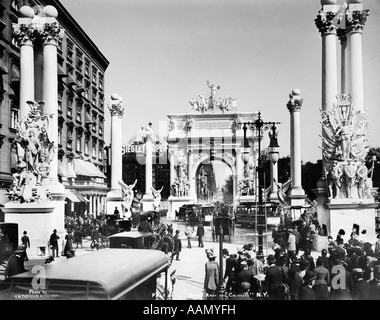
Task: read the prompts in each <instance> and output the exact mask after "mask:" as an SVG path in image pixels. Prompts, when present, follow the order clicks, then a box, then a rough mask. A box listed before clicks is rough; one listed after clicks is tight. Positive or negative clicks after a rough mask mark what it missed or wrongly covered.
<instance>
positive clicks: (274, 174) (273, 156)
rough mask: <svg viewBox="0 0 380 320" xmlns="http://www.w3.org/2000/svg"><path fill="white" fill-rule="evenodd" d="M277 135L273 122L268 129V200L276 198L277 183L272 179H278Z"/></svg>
mask: <svg viewBox="0 0 380 320" xmlns="http://www.w3.org/2000/svg"><path fill="white" fill-rule="evenodd" d="M277 136H278V130H277V127H276V124H275V123H273V124H272V127H271V130H270V131H269V139H270V143H269V156H270V161H271V171H270V172H271V179H270V182H271V194H270V197H269V198H270V200H276V199H277V185H276V183H275V182H274V179H276V180H278V168H277V162H278V159H279V152H278V149H279V145H278V141H277Z"/></svg>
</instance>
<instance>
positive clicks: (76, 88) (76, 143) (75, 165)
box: [0, 0, 109, 215]
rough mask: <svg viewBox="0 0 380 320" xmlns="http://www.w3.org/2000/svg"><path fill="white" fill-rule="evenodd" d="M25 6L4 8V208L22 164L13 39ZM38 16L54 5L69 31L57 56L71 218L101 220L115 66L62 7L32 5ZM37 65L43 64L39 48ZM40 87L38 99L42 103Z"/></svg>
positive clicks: (61, 152)
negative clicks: (110, 77)
mask: <svg viewBox="0 0 380 320" xmlns="http://www.w3.org/2000/svg"><path fill="white" fill-rule="evenodd" d="M22 5H25V1H17V0H3V1H1V3H0V28H1V30H0V31H1V33H0V76H1V78H0V153H1V159H0V189H1V193H0V194H1V196H0V205H1V204H3V203H4V202H6V201H8V198H7V196H6V195H5V193H6V190H7V189H10V188H11V186H12V174H13V173H14V171H15V167H16V160H17V159H15V152H14V150H13V145H12V141H13V139H14V138H15V136H16V132H17V131H16V123H17V121H20V120H21V119H20V118H19V117H20V101H19V86H20V47H19V46H18V43H17V40H16V38H15V36H14V34H13V28H12V24H17V22H18V18H19V11H18V9H19V7H20V6H22ZM27 5H29V6H30V7H32V8H33V9H34V11H35V12H38V10H40V8H41V7H43V6H46V5H53V6H54V7H55V8H56V9H57V11H58V17H57V20H58V22H59V24H60V25H61V27H62V28H63V29H64V30H65V32H64V36H63V39H62V40H61V41H60V42H59V44H58V48H57V52H58V56H57V61H58V64H57V73H58V75H57V76H58V160H59V161H58V162H59V164H58V176H59V180H60V182H61V183H62V184H64V186H65V187H66V190H67V193H68V198H67V199H66V200H67V201H66V202H67V203H66V210H65V211H66V213H70V212H76V213H77V214H78V213H79V214H94V215H97V214H99V213H102V212H104V211H105V199H106V195H107V191H108V189H109V188H108V186H107V178H106V171H107V166H106V161H107V159H106V154H105V153H104V148H105V141H104V120H105V117H104V80H105V71H106V69H107V67H108V64H109V61H108V60H107V59H106V57H105V56H104V55H103V54H102V53H101V52H100V50H99V49H98V48H97V46H96V45H95V44H94V43H93V41H92V40H91V39H90V37H89V36H88V35H87V34H86V33H85V31H84V30H83V29H82V28H81V27H80V25H79V24H78V23H77V22H76V21H75V20H74V19H73V17H72V16H71V15H70V13H69V12H68V11H67V10H66V9H65V8H64V7H63V5H62V4H61V3H60V2H59V1H48V0H36V1H33V0H30V1H28V3H27ZM34 50H35V54H34V57H35V58H34V60H35V65H38V64H39V63H41V62H40V61H39V59H40V56H41V55H40V54H39V52H38V50H40V49H39V48H38V46H36V47H35V48H34ZM39 86H41V84H40V83H35V99H36V101H39V100H41V96H40V95H39V93H40V92H41V89H40V88H39Z"/></svg>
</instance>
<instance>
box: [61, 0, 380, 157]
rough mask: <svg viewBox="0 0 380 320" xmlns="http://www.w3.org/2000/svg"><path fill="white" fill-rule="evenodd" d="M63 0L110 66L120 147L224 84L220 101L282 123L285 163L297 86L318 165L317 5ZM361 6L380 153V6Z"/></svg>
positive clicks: (367, 83)
mask: <svg viewBox="0 0 380 320" xmlns="http://www.w3.org/2000/svg"><path fill="white" fill-rule="evenodd" d="M60 1H61V3H62V4H63V5H64V6H65V7H66V8H67V10H68V11H69V12H70V13H71V15H72V16H73V17H74V19H76V20H77V22H78V23H79V24H80V25H81V27H82V28H83V30H84V31H85V32H86V33H87V34H88V36H89V37H90V38H91V39H92V40H93V41H94V43H95V44H96V45H97V46H98V48H99V49H100V51H101V52H102V53H103V54H104V55H105V56H106V58H107V59H108V60H109V61H110V65H109V67H108V69H107V71H106V77H105V94H106V104H108V103H109V102H110V96H111V94H113V93H118V94H119V95H120V96H121V97H122V98H123V101H124V107H125V110H126V111H125V113H124V118H123V119H124V120H123V121H124V126H123V133H122V134H123V143H125V144H126V143H127V141H128V140H129V139H130V138H131V136H133V135H134V134H135V133H136V132H137V131H138V130H139V129H140V128H141V127H142V126H146V124H147V123H148V122H152V123H153V128H155V129H156V130H158V128H159V125H160V124H159V122H160V121H166V120H167V117H166V115H167V114H170V113H186V112H187V111H188V109H189V107H190V104H189V103H188V101H189V100H190V99H192V98H196V97H197V96H198V94H202V95H204V96H209V94H210V90H209V88H208V87H207V85H206V80H210V81H211V82H212V83H215V84H216V85H220V86H221V89H220V91H219V96H221V97H224V96H225V95H230V96H232V97H235V98H236V99H237V101H238V108H239V110H240V111H258V110H260V111H261V113H262V118H263V120H264V121H280V122H282V124H280V125H279V145H280V156H281V157H284V156H287V155H289V154H290V146H289V143H290V115H289V112H288V110H287V108H286V103H287V101H288V99H289V96H288V95H289V93H290V92H291V91H292V89H294V88H299V89H300V90H301V95H302V98H303V99H304V103H303V108H302V111H301V122H302V123H301V132H302V138H301V143H302V160H303V161H305V162H306V161H312V162H315V161H316V160H318V159H320V158H321V150H320V149H319V148H318V146H319V145H321V140H320V137H319V134H320V132H321V125H320V123H319V121H320V114H319V109H320V105H321V61H322V53H321V36H320V33H319V31H318V29H317V27H316V26H315V22H314V19H315V18H316V16H317V14H318V11H319V10H320V9H321V4H320V1H319V0H289V1H284V0H277V1H275V0H107V1H104V0H75V1H73V0H60ZM341 3H343V1H342V0H338V4H341ZM364 7H365V9H370V15H369V17H368V20H367V22H366V25H365V27H364V32H363V40H362V41H363V69H364V102H365V108H366V109H368V118H369V120H370V124H369V132H368V133H369V134H370V135H371V136H370V137H369V141H370V145H371V146H373V147H379V146H380V142H379V137H380V126H379V125H378V121H379V119H380V107H379V103H378V92H379V90H380V36H379V35H380V0H364ZM105 114H106V141H107V142H109V136H110V116H109V112H108V109H107V110H105ZM268 144H269V139H268V137H267V134H265V140H264V142H263V144H262V145H263V146H265V145H268Z"/></svg>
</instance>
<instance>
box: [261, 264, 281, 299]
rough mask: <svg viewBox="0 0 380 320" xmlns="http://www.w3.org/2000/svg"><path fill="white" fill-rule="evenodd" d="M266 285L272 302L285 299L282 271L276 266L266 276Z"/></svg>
mask: <svg viewBox="0 0 380 320" xmlns="http://www.w3.org/2000/svg"><path fill="white" fill-rule="evenodd" d="M265 283H266V286H267V292H268V296H269V299H270V300H280V299H281V300H283V299H285V292H282V291H283V287H282V270H281V269H280V267H278V266H276V265H271V266H270V267H269V269H268V270H267V272H266V274H265Z"/></svg>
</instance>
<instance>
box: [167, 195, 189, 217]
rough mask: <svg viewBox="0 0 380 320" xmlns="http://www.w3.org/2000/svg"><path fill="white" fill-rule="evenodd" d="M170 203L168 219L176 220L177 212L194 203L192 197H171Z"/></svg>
mask: <svg viewBox="0 0 380 320" xmlns="http://www.w3.org/2000/svg"><path fill="white" fill-rule="evenodd" d="M168 202H169V210H168V213H167V218H168V219H176V216H175V212H176V211H177V212H178V211H179V208H180V207H181V206H183V205H184V204H190V203H193V202H194V201H192V200H191V198H190V197H174V196H170V197H169V198H168Z"/></svg>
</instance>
